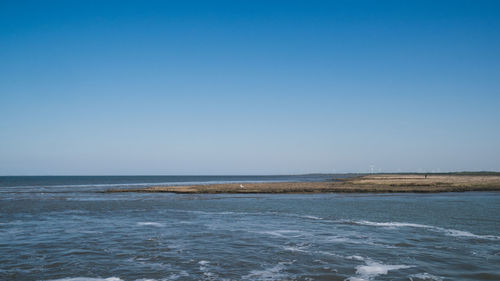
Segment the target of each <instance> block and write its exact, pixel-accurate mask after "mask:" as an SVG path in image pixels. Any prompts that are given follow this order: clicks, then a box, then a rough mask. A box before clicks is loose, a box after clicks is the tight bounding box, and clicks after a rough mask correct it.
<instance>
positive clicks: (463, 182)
mask: <svg viewBox="0 0 500 281" xmlns="http://www.w3.org/2000/svg"><path fill="white" fill-rule="evenodd" d="M464 191H500V175H497V174H493V175H488V174H487V175H481V174H473V175H460V174H428V175H427V176H426V175H424V174H375V175H365V176H359V177H354V178H347V179H341V180H339V179H332V180H331V181H322V182H267V183H266V182H259V183H224V184H207V185H186V186H153V187H147V188H140V189H110V190H107V191H105V192H107V193H118V192H170V193H194V194H197V193H212V194H215V193H331V192H338V193H393V192H397V193H399V192H414V193H432V192H464Z"/></svg>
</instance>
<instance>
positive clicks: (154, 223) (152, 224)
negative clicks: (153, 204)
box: [137, 221, 165, 227]
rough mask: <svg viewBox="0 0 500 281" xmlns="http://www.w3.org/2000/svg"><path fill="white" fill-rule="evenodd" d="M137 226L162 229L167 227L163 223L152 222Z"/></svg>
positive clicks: (139, 223)
mask: <svg viewBox="0 0 500 281" xmlns="http://www.w3.org/2000/svg"><path fill="white" fill-rule="evenodd" d="M137 225H139V226H156V227H162V226H165V225H164V224H163V223H159V222H151V221H146V222H138V223H137Z"/></svg>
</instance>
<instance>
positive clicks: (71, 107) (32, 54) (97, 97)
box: [0, 1, 500, 175]
mask: <svg viewBox="0 0 500 281" xmlns="http://www.w3.org/2000/svg"><path fill="white" fill-rule="evenodd" d="M370 165H373V167H374V170H375V171H384V172H387V171H456V170H496V171H499V170H500V1H206V2H205V1H200V2H198V1H178V2H172V1H32V2H28V1H0V174H3V175H30V174H31V175H46V174H51V175H58V174H64V175H67V174H70V175H73V174H290V173H309V172H366V171H370Z"/></svg>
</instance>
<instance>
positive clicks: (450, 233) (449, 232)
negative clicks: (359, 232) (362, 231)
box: [352, 220, 500, 240]
mask: <svg viewBox="0 0 500 281" xmlns="http://www.w3.org/2000/svg"><path fill="white" fill-rule="evenodd" d="M352 223H354V224H358V225H367V226H380V227H389V228H398V227H414V228H424V229H429V230H433V231H437V232H442V233H443V234H445V235H448V236H454V237H470V238H476V239H487V240H499V239H500V236H495V235H478V234H474V233H471V232H468V231H463V230H456V229H448V228H443V227H438V226H432V225H425V224H416V223H405V222H372V221H365V220H361V221H352Z"/></svg>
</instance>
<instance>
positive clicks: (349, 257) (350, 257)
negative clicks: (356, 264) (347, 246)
mask: <svg viewBox="0 0 500 281" xmlns="http://www.w3.org/2000/svg"><path fill="white" fill-rule="evenodd" d="M345 258H346V259H349V260H356V261H364V260H365V258H363V257H361V256H356V255H354V256H347V257H345Z"/></svg>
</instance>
